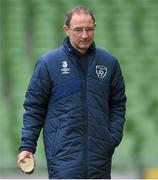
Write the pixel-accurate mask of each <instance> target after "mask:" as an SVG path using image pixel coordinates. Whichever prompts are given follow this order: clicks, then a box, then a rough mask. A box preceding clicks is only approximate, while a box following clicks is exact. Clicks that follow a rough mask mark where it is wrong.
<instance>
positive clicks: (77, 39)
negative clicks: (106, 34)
mask: <svg viewBox="0 0 158 180" xmlns="http://www.w3.org/2000/svg"><path fill="white" fill-rule="evenodd" d="M64 30H65V32H66V33H67V35H68V36H69V38H70V42H71V44H72V46H73V47H74V48H75V49H77V50H78V51H79V52H80V53H82V54H84V53H86V51H87V50H88V48H89V46H90V45H91V44H92V42H93V38H94V30H95V23H94V22H93V19H92V17H91V16H90V15H89V14H85V13H75V14H73V16H72V19H71V21H70V26H69V27H67V26H66V27H64Z"/></svg>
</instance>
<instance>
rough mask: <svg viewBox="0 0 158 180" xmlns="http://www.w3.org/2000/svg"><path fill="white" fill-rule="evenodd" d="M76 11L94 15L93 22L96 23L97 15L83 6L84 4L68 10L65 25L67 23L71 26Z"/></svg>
mask: <svg viewBox="0 0 158 180" xmlns="http://www.w3.org/2000/svg"><path fill="white" fill-rule="evenodd" d="M75 13H78V14H79V13H85V14H89V15H90V16H91V17H92V20H93V22H94V23H95V17H94V15H93V13H92V12H91V11H90V10H89V9H87V8H85V7H82V6H77V7H74V8H73V9H71V10H70V11H68V12H67V13H66V15H65V20H64V25H66V26H68V27H69V26H70V21H71V18H72V16H73V14H75Z"/></svg>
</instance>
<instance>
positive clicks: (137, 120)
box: [0, 0, 158, 179]
mask: <svg viewBox="0 0 158 180" xmlns="http://www.w3.org/2000/svg"><path fill="white" fill-rule="evenodd" d="M76 5H84V6H86V7H87V8H89V9H91V10H92V11H93V13H94V15H95V17H96V23H97V27H96V32H95V42H96V44H97V46H98V47H102V48H105V49H106V50H108V51H110V52H111V53H113V54H114V55H115V56H116V57H117V58H118V59H119V62H120V65H121V68H122V72H123V75H124V78H125V83H126V94H127V97H128V102H127V114H126V124H125V130H124V138H123V140H122V142H121V144H120V146H119V147H118V148H117V149H116V151H115V154H114V157H113V166H112V178H126V179H128V178H158V140H157V139H158V95H157V92H158V83H157V80H158V59H157V58H158V38H157V37H158V1H157V0H132V1H131V0H27V1H26V0H0V178H19V177H21V178H36V177H37V178H47V173H46V162H45V156H44V150H43V142H42V133H41V136H40V138H39V141H38V148H37V153H36V155H35V156H36V161H37V162H36V169H35V172H34V174H33V175H30V176H28V175H25V174H23V173H22V172H20V171H19V169H18V167H17V165H16V157H17V154H18V145H19V140H20V128H21V127H22V115H23V112H24V109H23V101H24V96H25V92H26V88H27V86H28V83H29V80H30V77H31V75H32V71H33V69H34V66H35V63H36V61H37V59H38V58H39V57H40V56H41V54H43V53H45V52H47V51H50V50H52V49H54V48H56V47H58V46H60V45H61V44H62V42H63V39H64V37H65V34H64V32H63V21H64V14H65V13H66V11H67V10H69V9H71V8H72V7H73V6H76Z"/></svg>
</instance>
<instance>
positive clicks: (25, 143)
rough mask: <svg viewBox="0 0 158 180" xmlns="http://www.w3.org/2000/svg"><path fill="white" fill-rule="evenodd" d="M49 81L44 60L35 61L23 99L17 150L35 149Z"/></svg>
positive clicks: (41, 123)
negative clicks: (19, 141) (21, 125)
mask: <svg viewBox="0 0 158 180" xmlns="http://www.w3.org/2000/svg"><path fill="white" fill-rule="evenodd" d="M50 91H51V81H50V78H49V72H48V69H47V64H46V62H45V61H44V60H43V59H42V58H41V59H40V60H38V61H37V64H36V66H35V70H34V72H33V75H32V78H31V80H30V83H29V86H28V89H27V91H26V95H25V101H24V109H25V112H24V115H23V128H22V131H21V143H20V147H19V151H20V152H21V151H23V150H28V151H31V152H32V153H35V151H36V145H37V140H38V137H39V135H40V131H41V128H42V126H43V121H44V118H45V115H46V112H47V105H48V100H49V97H50Z"/></svg>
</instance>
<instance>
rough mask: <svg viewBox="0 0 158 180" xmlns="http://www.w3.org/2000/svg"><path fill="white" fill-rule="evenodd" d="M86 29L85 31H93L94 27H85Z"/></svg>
mask: <svg viewBox="0 0 158 180" xmlns="http://www.w3.org/2000/svg"><path fill="white" fill-rule="evenodd" d="M86 31H87V32H93V31H94V28H87V29H86Z"/></svg>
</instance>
